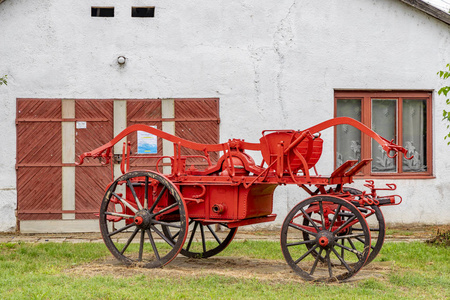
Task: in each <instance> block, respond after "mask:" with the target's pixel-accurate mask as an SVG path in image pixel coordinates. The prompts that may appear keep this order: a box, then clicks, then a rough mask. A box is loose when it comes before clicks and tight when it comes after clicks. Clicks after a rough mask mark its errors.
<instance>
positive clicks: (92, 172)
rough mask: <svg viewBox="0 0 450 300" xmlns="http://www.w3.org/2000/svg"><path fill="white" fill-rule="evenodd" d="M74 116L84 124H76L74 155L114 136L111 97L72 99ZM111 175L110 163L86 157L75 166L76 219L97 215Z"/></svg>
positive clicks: (99, 144)
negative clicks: (102, 98) (102, 162)
mask: <svg viewBox="0 0 450 300" xmlns="http://www.w3.org/2000/svg"><path fill="white" fill-rule="evenodd" d="M75 117H76V120H79V121H81V122H86V127H85V128H84V126H76V127H75V155H76V157H78V155H80V154H81V153H84V152H88V151H91V150H93V149H95V148H97V147H99V146H101V145H103V144H106V143H107V142H109V141H110V140H111V139H112V138H113V137H114V136H113V100H75ZM111 179H112V176H111V171H110V166H109V165H102V164H101V163H100V162H99V161H98V160H93V159H90V160H86V161H85V162H84V163H83V165H81V166H77V167H76V168H75V215H76V219H96V218H97V217H96V214H97V213H98V212H99V211H100V204H101V201H102V198H103V194H104V192H105V188H106V186H107V185H108V184H109V183H110V182H111Z"/></svg>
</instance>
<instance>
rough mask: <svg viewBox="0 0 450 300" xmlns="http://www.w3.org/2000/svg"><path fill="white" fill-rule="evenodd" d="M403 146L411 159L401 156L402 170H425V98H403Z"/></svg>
mask: <svg viewBox="0 0 450 300" xmlns="http://www.w3.org/2000/svg"><path fill="white" fill-rule="evenodd" d="M402 116H403V124H402V129H403V147H405V149H406V150H408V156H411V155H414V157H413V158H412V159H411V160H407V159H405V158H403V172H425V171H426V170H427V161H426V158H427V153H426V149H427V147H426V146H427V124H426V122H427V102H426V100H403V114H402Z"/></svg>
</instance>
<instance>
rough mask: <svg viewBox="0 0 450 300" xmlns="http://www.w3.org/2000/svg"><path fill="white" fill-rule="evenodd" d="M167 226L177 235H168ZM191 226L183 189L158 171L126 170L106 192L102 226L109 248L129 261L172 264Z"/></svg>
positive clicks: (147, 264)
mask: <svg viewBox="0 0 450 300" xmlns="http://www.w3.org/2000/svg"><path fill="white" fill-rule="evenodd" d="M164 227H168V228H174V229H176V230H177V231H178V232H179V233H178V235H177V237H174V238H173V239H169V238H167V237H166V235H165V234H164V233H163V228H164ZM187 229H188V216H187V210H186V205H185V203H184V200H183V198H182V196H181V194H180V192H179V191H178V189H177V188H176V186H175V185H173V183H172V182H170V181H169V180H168V179H167V178H165V177H164V176H162V175H160V174H158V173H155V172H152V171H135V172H129V173H126V174H124V175H122V176H120V177H119V178H117V179H116V180H115V181H114V182H113V183H112V184H111V186H110V187H109V188H108V190H107V191H106V193H105V196H104V198H103V202H102V205H101V208H100V230H101V233H102V237H103V240H104V242H105V244H106V246H107V247H108V249H109V251H111V253H112V254H113V255H114V256H115V257H116V258H117V259H118V260H120V261H122V262H124V263H125V264H137V265H140V266H143V267H146V268H155V267H161V266H164V265H166V264H168V263H169V262H170V261H171V260H172V259H174V258H175V257H176V256H177V255H178V253H179V252H180V251H181V249H182V247H183V244H184V241H185V240H186V236H187Z"/></svg>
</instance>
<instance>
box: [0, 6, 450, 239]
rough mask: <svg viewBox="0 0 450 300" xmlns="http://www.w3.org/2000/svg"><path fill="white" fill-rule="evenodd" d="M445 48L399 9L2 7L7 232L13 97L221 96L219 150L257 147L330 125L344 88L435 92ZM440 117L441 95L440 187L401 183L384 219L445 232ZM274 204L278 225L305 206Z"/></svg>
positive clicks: (438, 102)
mask: <svg viewBox="0 0 450 300" xmlns="http://www.w3.org/2000/svg"><path fill="white" fill-rule="evenodd" d="M92 5H95V6H114V7H115V17H114V18H92V17H91V16H90V7H91V6H92ZM136 5H142V6H150V5H152V6H153V5H154V6H156V17H155V18H151V19H138V18H131V16H130V14H131V12H130V11H131V6H136ZM449 49H450V26H449V25H446V24H444V23H442V22H440V21H439V20H436V19H434V18H432V17H430V16H428V15H426V14H424V13H422V12H419V11H417V10H415V9H414V8H412V7H410V6H408V5H406V4H404V3H402V2H400V1H396V0H347V1H338V0H333V1H329V0H327V1H325V0H323V1H306V0H303V1H302V0H290V1H285V0H280V1H268V0H259V1H251V0H247V1H234V0H231V1H207V0H202V1H200V0H199V1H188V2H186V1H161V0H153V1H148V0H140V1H131V0H123V1H112V0H97V1H95V2H92V1H69V0H58V1H51V0H42V1H25V0H6V1H4V2H3V3H2V4H0V75H2V74H8V79H9V82H8V86H6V87H5V86H1V87H0V105H1V108H2V109H1V110H0V126H1V128H2V130H1V131H0V140H1V141H2V142H3V146H2V148H1V155H0V168H1V172H0V211H1V215H0V231H5V230H13V229H14V226H15V216H14V209H15V207H16V190H15V188H16V171H15V156H16V155H15V153H16V144H15V141H16V131H15V107H16V106H15V105H16V98H90V99H93V98H110V99H114V98H117V99H120V98H124V99H133V98H177V97H183V98H184V97H193V98H195V97H219V98H220V114H221V115H220V116H221V125H220V126H221V132H220V134H221V139H222V140H223V141H226V140H228V139H229V138H233V137H234V138H244V139H245V140H247V141H257V140H258V139H259V138H260V133H261V131H262V130H264V129H272V128H273V129H280V128H292V129H302V128H306V127H309V126H311V125H314V124H316V123H318V122H320V121H323V120H326V119H329V118H332V117H333V112H334V111H333V110H334V106H333V103H334V102H333V101H334V100H333V95H334V90H335V89H381V90H384V89H390V90H395V89H407V90H414V89H417V90H432V91H436V90H437V89H439V87H441V86H442V85H443V84H444V82H443V81H440V80H439V78H438V77H437V76H436V72H437V70H440V69H442V68H443V67H444V66H445V65H446V63H448V62H450V55H449V51H448V50H449ZM120 55H123V56H125V57H126V58H127V62H126V64H125V66H124V67H119V65H118V64H117V62H116V60H117V57H118V56H120ZM447 84H448V83H447ZM443 107H444V98H443V97H440V96H438V95H437V93H436V92H434V93H433V129H434V132H433V169H434V175H435V178H434V179H426V180H404V179H403V180H395V183H397V185H398V191H397V192H398V194H400V195H402V196H403V198H404V203H403V204H402V205H401V206H398V207H388V208H386V209H384V210H383V211H384V213H385V217H386V219H387V221H390V222H402V223H412V222H420V223H448V222H450V213H449V211H450V210H449V208H450V204H449V202H448V201H446V199H445V195H446V194H447V193H449V192H450V186H449V185H448V178H450V156H449V155H447V153H449V151H450V148H449V147H448V146H446V144H445V143H444V141H443V136H444V135H445V131H446V128H445V126H444V125H443V124H442V122H441V120H440V115H441V111H442V109H443ZM323 137H324V140H325V142H326V145H325V149H324V153H323V155H322V159H321V161H320V162H319V163H318V166H317V167H318V170H319V171H320V172H321V173H322V174H329V173H331V171H332V168H333V152H332V150H333V149H332V146H333V135H332V131H331V130H328V131H326V132H324V134H323ZM378 182H379V183H380V184H383V181H378ZM387 182H391V181H387ZM361 184H362V183H361V182H358V183H357V185H359V186H361ZM276 196H277V199H275V213H278V214H279V217H278V219H277V222H278V223H280V222H282V221H283V218H284V216H285V215H286V214H287V212H288V210H289V209H290V208H291V207H292V206H293V205H294V204H296V203H297V202H298V201H300V200H301V199H303V198H305V197H306V195H305V194H304V193H300V192H299V191H298V189H295V188H287V189H286V188H280V190H278V191H277V192H276ZM286 197H288V200H285V199H286Z"/></svg>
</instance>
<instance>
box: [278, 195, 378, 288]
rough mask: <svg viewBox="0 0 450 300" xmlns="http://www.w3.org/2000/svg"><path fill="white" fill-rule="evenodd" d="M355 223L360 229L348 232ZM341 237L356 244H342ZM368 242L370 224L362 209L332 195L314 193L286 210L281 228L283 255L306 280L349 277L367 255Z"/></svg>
mask: <svg viewBox="0 0 450 300" xmlns="http://www.w3.org/2000/svg"><path fill="white" fill-rule="evenodd" d="M343 212H345V218H343ZM304 220H306V221H304ZM354 226H357V227H360V228H361V229H362V231H361V232H358V233H353V232H351V228H352V227H354ZM305 235H306V237H307V238H305ZM357 238H358V243H357V242H356V241H357V240H356V239H357ZM343 239H345V240H350V241H352V243H353V244H354V245H355V248H353V247H348V246H346V245H343V244H342V243H341V240H343ZM360 241H362V242H360ZM370 242H371V240H370V231H369V227H368V226H367V222H366V220H365V218H364V216H363V215H362V214H361V212H360V211H359V210H358V209H357V208H356V207H355V206H354V205H353V204H351V203H349V202H347V201H345V200H343V199H340V198H338V197H334V196H314V197H310V198H308V199H306V200H304V201H302V202H300V203H299V204H297V205H296V206H295V207H294V208H293V209H292V210H291V211H290V212H289V214H288V215H287V217H286V219H285V220H284V222H283V226H282V228H281V249H282V251H283V255H284V258H285V259H286V262H287V263H288V264H289V266H290V267H291V268H292V269H293V270H294V271H295V272H296V273H297V274H299V275H300V276H301V277H303V278H304V279H305V280H315V281H341V280H346V279H348V278H350V277H351V276H353V275H354V274H356V273H357V272H358V271H359V270H360V269H361V268H362V267H363V266H364V263H365V262H366V260H367V258H368V257H369V251H370ZM342 253H344V255H343V254H342Z"/></svg>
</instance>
